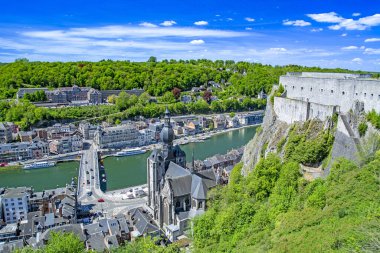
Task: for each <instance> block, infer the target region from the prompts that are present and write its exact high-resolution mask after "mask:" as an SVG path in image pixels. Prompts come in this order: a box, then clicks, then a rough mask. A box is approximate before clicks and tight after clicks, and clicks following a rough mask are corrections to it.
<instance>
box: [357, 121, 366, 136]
mask: <svg viewBox="0 0 380 253" xmlns="http://www.w3.org/2000/svg"><path fill="white" fill-rule="evenodd" d="M367 129H368V125H367V123H365V122H364V121H362V122H360V123H359V126H358V131H359V135H360V137H363V136H364V135H365V133H366V132H367Z"/></svg>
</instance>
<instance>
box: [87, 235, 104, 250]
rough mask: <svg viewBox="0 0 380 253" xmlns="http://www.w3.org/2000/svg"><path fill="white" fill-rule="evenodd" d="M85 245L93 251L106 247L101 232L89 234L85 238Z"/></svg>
mask: <svg viewBox="0 0 380 253" xmlns="http://www.w3.org/2000/svg"><path fill="white" fill-rule="evenodd" d="M87 246H88V247H89V248H91V249H93V250H95V251H99V252H103V251H104V250H105V249H106V248H107V247H106V244H105V242H104V235H103V234H102V233H97V234H93V235H91V237H90V238H89V239H88V240H87Z"/></svg>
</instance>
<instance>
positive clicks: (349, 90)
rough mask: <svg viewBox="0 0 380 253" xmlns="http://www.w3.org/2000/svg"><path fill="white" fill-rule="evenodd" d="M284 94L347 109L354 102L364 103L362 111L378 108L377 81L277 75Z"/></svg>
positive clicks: (378, 89) (379, 108) (346, 110)
mask: <svg viewBox="0 0 380 253" xmlns="http://www.w3.org/2000/svg"><path fill="white" fill-rule="evenodd" d="M280 83H281V84H282V85H283V86H284V87H285V89H286V91H287V97H288V98H292V99H300V100H303V101H309V102H313V103H318V104H323V105H338V106H339V108H340V110H341V112H343V113H345V112H348V111H349V110H350V109H351V108H353V106H354V104H355V102H356V101H360V102H363V103H364V110H365V111H366V112H368V111H370V110H372V109H375V110H376V111H380V80H375V79H359V78H349V79H339V78H322V77H306V76H305V75H303V76H281V77H280Z"/></svg>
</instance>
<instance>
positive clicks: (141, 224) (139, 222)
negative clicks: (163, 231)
mask: <svg viewBox="0 0 380 253" xmlns="http://www.w3.org/2000/svg"><path fill="white" fill-rule="evenodd" d="M131 214H132V215H131V218H132V220H133V224H134V226H135V228H136V230H137V231H138V232H139V233H140V235H143V234H148V233H154V232H157V231H159V228H158V227H157V226H156V225H155V224H154V222H153V220H152V219H150V218H149V217H148V216H147V214H146V213H143V212H142V210H141V209H139V208H136V209H133V210H131Z"/></svg>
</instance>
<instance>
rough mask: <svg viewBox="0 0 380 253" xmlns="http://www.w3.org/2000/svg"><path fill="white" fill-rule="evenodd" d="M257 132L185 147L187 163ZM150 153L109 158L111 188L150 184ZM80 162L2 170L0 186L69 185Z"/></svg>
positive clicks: (231, 134) (245, 131) (236, 144)
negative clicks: (32, 168) (31, 168)
mask: <svg viewBox="0 0 380 253" xmlns="http://www.w3.org/2000/svg"><path fill="white" fill-rule="evenodd" d="M255 132H256V127H248V128H242V129H237V130H233V131H229V132H226V133H222V134H218V135H214V136H212V137H211V138H210V139H207V140H205V141H204V142H199V143H190V144H186V145H182V146H181V148H182V149H183V150H184V151H185V152H186V158H187V161H191V156H192V151H193V150H194V157H195V159H196V160H203V159H205V158H207V157H210V156H213V155H215V154H225V153H227V152H228V151H229V150H231V149H233V148H238V147H241V146H243V145H245V144H246V143H247V142H248V141H249V140H251V139H252V138H253V136H254V134H255ZM149 154H150V152H147V153H145V154H141V155H135V156H126V157H108V158H105V159H104V166H105V170H106V173H107V189H108V190H115V189H120V188H126V187H130V186H135V185H141V184H145V183H146V159H147V157H148V156H149ZM78 167H79V162H64V163H58V164H57V166H55V167H52V168H41V169H35V170H22V169H19V170H4V171H1V170H0V187H15V186H32V187H33V188H34V189H35V190H36V191H42V190H44V189H52V188H55V187H57V186H59V187H61V186H65V184H66V183H70V182H71V178H72V177H76V176H77V173H78Z"/></svg>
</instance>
